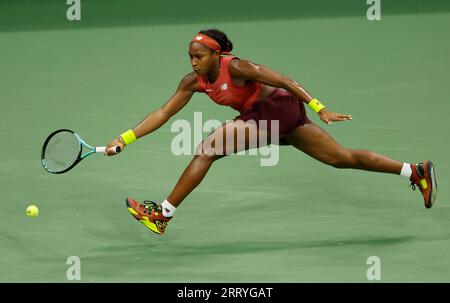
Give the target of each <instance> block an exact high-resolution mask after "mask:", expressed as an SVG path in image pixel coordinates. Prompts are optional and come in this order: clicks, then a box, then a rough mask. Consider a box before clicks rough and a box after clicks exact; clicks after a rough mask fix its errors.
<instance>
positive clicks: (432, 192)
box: [425, 161, 437, 208]
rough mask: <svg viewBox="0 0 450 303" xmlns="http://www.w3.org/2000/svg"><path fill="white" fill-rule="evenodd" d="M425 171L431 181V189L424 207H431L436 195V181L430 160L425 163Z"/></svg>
mask: <svg viewBox="0 0 450 303" xmlns="http://www.w3.org/2000/svg"><path fill="white" fill-rule="evenodd" d="M427 173H428V176H429V178H430V182H431V190H430V194H429V196H428V201H429V202H428V203H426V204H425V207H426V208H431V207H432V206H433V204H434V202H435V201H436V197H437V181H436V173H435V171H434V165H433V163H432V162H431V161H428V163H427Z"/></svg>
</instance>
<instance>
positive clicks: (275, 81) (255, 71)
mask: <svg viewBox="0 0 450 303" xmlns="http://www.w3.org/2000/svg"><path fill="white" fill-rule="evenodd" d="M229 72H230V75H231V76H232V77H236V78H240V79H243V80H252V81H256V82H260V83H263V84H266V85H269V86H273V87H280V88H283V89H285V90H287V91H289V92H291V93H292V94H294V95H295V96H297V97H298V98H299V99H300V100H302V101H303V102H305V103H307V104H309V102H310V101H311V100H313V99H314V98H313V97H312V96H311V95H310V94H309V93H308V92H307V91H306V89H304V88H303V87H302V86H301V85H300V84H299V83H297V82H296V81H295V80H293V79H291V78H289V77H287V76H285V75H283V74H281V73H278V72H276V71H274V70H272V69H270V68H268V67H267V66H264V65H261V64H256V63H253V62H251V61H249V60H242V59H238V60H231V62H230V65H229ZM318 115H319V116H320V119H321V120H322V121H324V122H325V123H327V124H331V122H332V121H343V120H351V119H352V116H351V115H343V114H337V113H334V112H332V111H330V110H328V109H327V108H323V109H321V110H320V111H319V112H318Z"/></svg>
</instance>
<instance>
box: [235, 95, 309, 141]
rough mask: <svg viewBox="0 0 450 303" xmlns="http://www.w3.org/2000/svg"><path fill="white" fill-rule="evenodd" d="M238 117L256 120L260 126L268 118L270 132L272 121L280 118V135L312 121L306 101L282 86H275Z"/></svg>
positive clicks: (244, 119)
mask: <svg viewBox="0 0 450 303" xmlns="http://www.w3.org/2000/svg"><path fill="white" fill-rule="evenodd" d="M237 119H240V120H243V121H244V122H245V121H248V120H254V121H255V122H256V123H257V125H258V127H259V122H260V121H261V120H266V121H267V129H268V131H269V132H271V131H272V128H271V126H272V123H271V121H272V120H278V121H279V122H278V123H279V137H282V136H284V135H286V134H288V133H290V132H291V131H293V130H294V129H295V128H297V127H298V126H301V125H303V124H306V123H311V120H309V118H308V116H307V115H306V110H305V105H304V102H303V101H302V100H300V99H299V98H298V97H297V96H295V95H294V94H292V93H290V92H288V91H286V90H284V89H281V88H275V89H274V90H273V91H272V92H271V93H270V94H269V95H268V96H266V97H265V98H264V99H261V100H257V101H256V102H255V104H253V106H252V107H251V108H250V109H248V110H247V111H244V112H243V113H241V114H240V115H239V116H237V117H236V118H235V120H237Z"/></svg>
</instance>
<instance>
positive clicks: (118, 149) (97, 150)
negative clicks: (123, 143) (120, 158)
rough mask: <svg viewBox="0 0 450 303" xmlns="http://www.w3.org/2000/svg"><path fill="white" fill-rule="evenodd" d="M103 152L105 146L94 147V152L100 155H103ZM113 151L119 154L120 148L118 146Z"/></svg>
mask: <svg viewBox="0 0 450 303" xmlns="http://www.w3.org/2000/svg"><path fill="white" fill-rule="evenodd" d="M105 150H106V146H99V147H96V148H95V152H96V153H102V154H104V153H105ZM114 151H115V152H116V154H118V153H120V152H121V151H122V149H121V148H120V146H116V147H115V148H114Z"/></svg>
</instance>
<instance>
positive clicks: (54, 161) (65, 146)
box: [43, 132, 81, 172]
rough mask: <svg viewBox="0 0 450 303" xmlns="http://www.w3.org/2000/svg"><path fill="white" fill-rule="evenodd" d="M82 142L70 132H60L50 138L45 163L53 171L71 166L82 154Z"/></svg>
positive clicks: (59, 170)
mask: <svg viewBox="0 0 450 303" xmlns="http://www.w3.org/2000/svg"><path fill="white" fill-rule="evenodd" d="M80 150H81V144H80V142H79V141H78V139H77V137H75V135H74V134H72V133H70V132H60V133H57V134H55V135H54V136H53V137H52V138H50V140H49V142H48V143H47V146H46V148H45V153H44V161H43V163H44V165H45V166H46V168H47V169H48V170H50V171H53V172H61V171H64V170H66V169H68V168H69V167H71V166H72V165H73V164H74V163H75V162H76V161H77V160H78V155H79V154H80Z"/></svg>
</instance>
